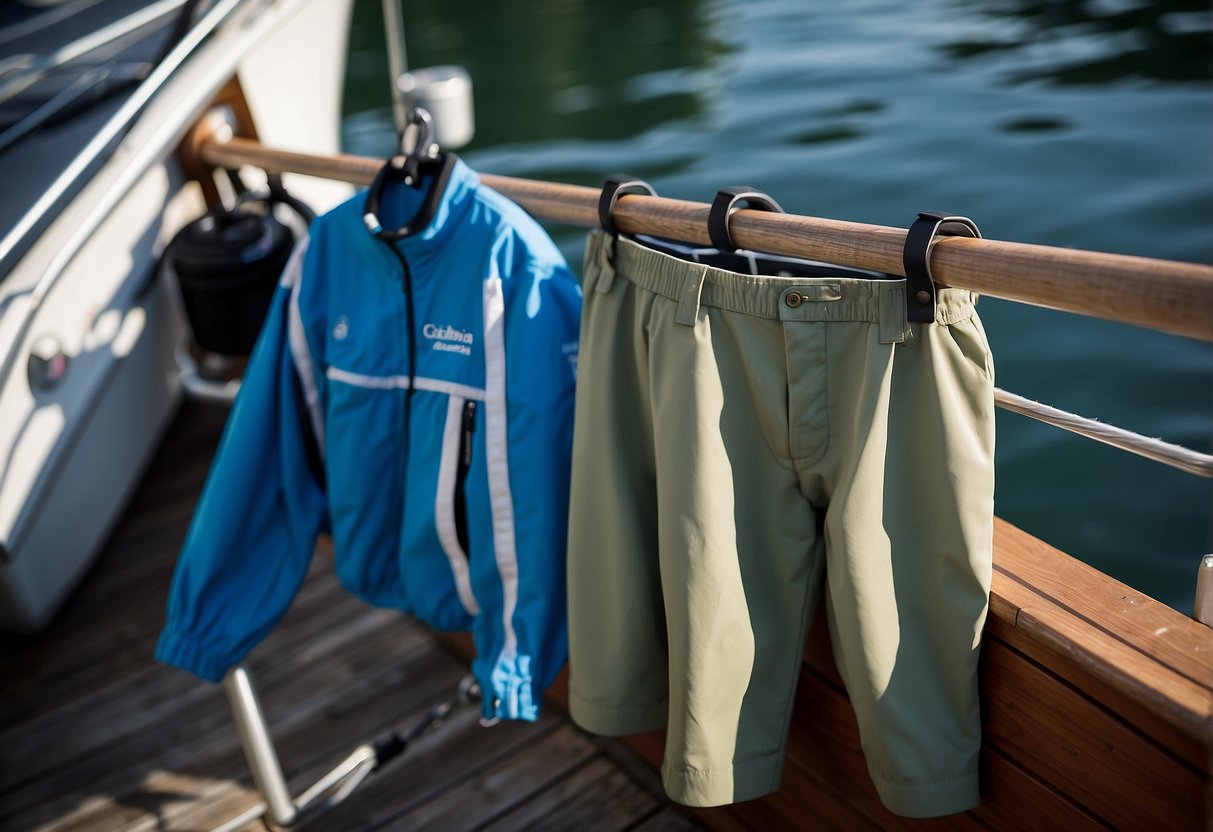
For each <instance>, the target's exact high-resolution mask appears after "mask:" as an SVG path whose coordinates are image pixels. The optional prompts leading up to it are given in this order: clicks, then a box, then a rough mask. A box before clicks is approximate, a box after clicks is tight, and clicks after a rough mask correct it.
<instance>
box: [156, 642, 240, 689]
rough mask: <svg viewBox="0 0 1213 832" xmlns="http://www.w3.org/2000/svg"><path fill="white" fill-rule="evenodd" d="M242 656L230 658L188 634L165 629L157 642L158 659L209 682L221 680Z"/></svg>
mask: <svg viewBox="0 0 1213 832" xmlns="http://www.w3.org/2000/svg"><path fill="white" fill-rule="evenodd" d="M240 658H242V657H238V658H235V659H229V658H228V657H225V656H222V655H219V654H217V653H215V652H213V651H210V650H208V649H206V648H205V647H203V646H202V645H200V644H198V643H197V642H196V641H193V640H192V639H190V638H189V637H187V636H180V635H178V634H176V633H170V632H169V631H168V630H165V631H164V632H163V633H161V634H160V640H159V641H158V642H157V643H156V661H158V662H162V663H164V664H171V665H172V666H173V667H179V668H181V669H182V670H187V671H189V672H190V673H193V674H194V675H195V676H200V677H202V678H203V679H205V680H206V681H208V682H221V681H223V677H224V675H225V674H226V673H227V671H228V669H229V668H231V667H232V666H233V665H235V664H237V663H239V661H240Z"/></svg>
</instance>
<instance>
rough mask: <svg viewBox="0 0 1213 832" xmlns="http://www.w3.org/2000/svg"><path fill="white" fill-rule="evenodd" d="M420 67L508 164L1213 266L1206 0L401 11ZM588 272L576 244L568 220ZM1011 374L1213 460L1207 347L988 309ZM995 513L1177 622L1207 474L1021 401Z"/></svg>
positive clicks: (511, 169) (1212, 119) (1212, 535)
mask: <svg viewBox="0 0 1213 832" xmlns="http://www.w3.org/2000/svg"><path fill="white" fill-rule="evenodd" d="M404 5H405V26H406V32H407V43H408V58H409V64H410V66H413V67H422V66H432V65H437V64H447V63H454V64H460V65H462V66H464V67H466V68H467V69H468V71H469V72H470V73H471V76H472V80H473V83H474V86H475V97H476V118H477V135H476V139H475V141H474V143H473V144H472V145H471V146H470V147H468V148H466V149H465V150H463V151H461V153H462V155H463V156H464V158H466V159H467V160H468V161H469V162H470V163H471V164H472V165H473V167H475V168H477V169H479V170H482V171H485V172H490V173H500V174H508V175H514V176H526V177H533V178H539V179H552V180H560V181H566V182H576V183H581V184H594V185H597V184H600V183H601V180H602V178H603V177H604V176H606V175H608V174H611V173H616V172H619V171H626V172H629V173H633V174H636V175H638V176H641V177H644V178H646V179H648V180H649V181H650V182H651V183H653V185H654V186H656V188H657V189H658V191H659V192H660V193H661V194H662V195H664V196H670V197H676V198H682V199H694V200H699V201H710V199H711V197H712V195H713V194H714V193H715V191H716V190H717V189H718V188H721V187H724V186H727V185H737V184H748V185H753V186H755V187H757V188H759V189H761V190H764V191H766V192H768V193H770V194H771V195H772V196H774V197H775V198H776V199H778V200H779V201H780V202H781V203H782V204H783V206H784V207H785V208H786V209H787V210H788V211H790V212H794V213H801V214H810V215H815V216H822V217H831V218H836V219H846V220H856V221H860V222H870V223H877V224H882V225H893V226H901V227H905V226H907V225H909V223H910V222H911V221H912V220H913V218H914V216H915V214H916V212H917V211H919V210H924V209H936V208H940V209H946V210H949V211H954V212H956V213H961V214H965V215H967V216H970V217H972V218H974V219H975V220H976V221H977V223H978V224H979V225H980V226H981V228H982V231H983V232H984V233H985V235H986V236H987V237H991V238H996V239H1003V240H1016V241H1021V242H1030V243H1041V244H1045V245H1053V246H1069V247H1075V248H1083V249H1093V250H1099V251H1112V252H1122V253H1127V254H1137V255H1143V256H1148V257H1160V258H1168V259H1174V260H1189V261H1196V262H1202V263H1213V83H1211V82H1213V34H1211V29H1210V27H1211V24H1213V14H1211V13H1210V10H1209V6H1208V3H1207V2H1204V0H1200V2H1171V3H1141V2H1124V1H1123V0H1101V1H1100V2H1077V1H1075V2H1050V0H1002V1H1001V2H1000V1H999V0H987V2H967V3H966V2H960V0H920V2H916V3H905V2H890V1H888V0H859V1H858V2H856V1H855V0H852V2H848V3H829V4H827V3H815V2H795V0H765V1H764V2H740V0H734V1H733V2H697V0H680V1H679V2H665V3H652V2H650V3H641V2H629V1H628V0H622V1H621V0H616V2H611V3H591V2H587V1H586V0H541V1H539V2H529V3H521V2H516V3H504V2H488V1H487V0H444V2H438V0H427V1H426V2H407V3H405V4H404ZM379 15H380V4H379V2H378V0H358V3H357V6H356V12H355V20H354V28H353V31H352V35H351V56H350V71H349V75H348V81H347V87H346V102H345V112H346V120H345V131H344V140H345V144H346V149H347V150H349V151H351V152H355V153H365V154H372V155H379V156H383V155H387V154H389V153H390V152H391V145H392V142H393V133H392V127H391V112H390V106H389V99H388V86H387V81H386V78H387V59H386V57H385V53H384V46H383V35H382V27H381V23H380V18H379ZM551 231H552V232H553V236H554V237H555V238H556V239H557V241H558V242H559V243H560V244H561V246H562V248H563V249H564V251H565V254H566V255H567V256H568V257H569V259H570V262H574V263H577V262H579V261H580V255H581V246H582V238H583V234H584V232H583V231H582V230H580V229H570V228H561V227H552V228H551ZM981 314H982V318H983V320H984V322H985V324H986V329H987V330H988V333H989V337H990V342H991V346H992V348H993V350H994V355H995V361H996V364H997V375H998V379H997V381H998V383H999V385H1000V386H1002V387H1004V388H1006V389H1008V390H1011V391H1014V392H1017V393H1020V394H1022V395H1025V396H1028V397H1030V398H1035V399H1039V400H1042V401H1045V402H1048V403H1050V404H1054V405H1056V406H1059V407H1063V408H1066V409H1069V410H1073V411H1076V412H1078V413H1081V414H1084V415H1088V416H1093V417H1097V418H1099V419H1101V420H1104V421H1108V422H1112V423H1114V424H1118V425H1121V426H1123V427H1126V428H1130V429H1132V430H1135V431H1138V432H1141V433H1144V434H1146V435H1149V436H1160V437H1163V438H1165V439H1167V440H1169V441H1172V442H1176V443H1179V444H1182V445H1186V446H1188V447H1190V448H1194V449H1197V450H1201V451H1204V452H1206V453H1208V452H1210V451H1213V345H1209V344H1203V343H1199V342H1196V341H1192V340H1188V339H1184V338H1179V337H1173V336H1167V335H1161V334H1158V333H1153V332H1149V331H1146V330H1142V329H1137V328H1134V327H1130V326H1125V325H1120V324H1113V323H1108V322H1104V321H1098V320H1095V319H1090V318H1082V317H1079V316H1073V315H1065V314H1061V313H1056V312H1051V311H1047V310H1043V309H1036V308H1031V307H1025V306H1019V305H1017V304H1011V303H1007V302H1001V301H997V300H992V299H986V300H984V301H983V302H982V304H981ZM998 431H999V434H998V487H997V498H996V499H997V511H998V513H999V514H1000V515H1001V516H1002V517H1004V518H1006V519H1008V520H1010V521H1011V522H1013V523H1015V524H1016V525H1019V526H1021V527H1022V528H1024V529H1026V530H1028V531H1030V532H1032V533H1033V534H1035V535H1037V536H1039V537H1042V538H1044V539H1046V540H1048V541H1049V542H1051V543H1053V544H1054V545H1056V546H1058V547H1059V548H1061V549H1064V550H1065V551H1068V552H1070V553H1071V554H1073V555H1075V556H1077V557H1079V558H1082V559H1083V560H1086V561H1087V562H1089V563H1092V564H1094V565H1096V566H1098V567H1099V568H1101V569H1103V570H1105V571H1107V572H1109V573H1111V574H1113V575H1115V576H1116V577H1118V578H1120V579H1121V580H1123V581H1125V582H1126V583H1129V584H1131V585H1132V586H1134V587H1137V588H1138V589H1140V590H1143V591H1145V592H1147V593H1149V594H1150V595H1153V596H1154V597H1156V598H1158V599H1160V600H1162V601H1164V602H1166V603H1168V604H1170V605H1172V606H1174V607H1177V608H1179V609H1181V610H1184V611H1185V612H1187V611H1190V610H1191V607H1192V593H1193V589H1194V582H1195V576H1196V567H1197V564H1198V562H1199V558H1200V556H1201V555H1202V554H1204V553H1206V552H1213V484H1211V483H1210V482H1209V481H1207V480H1200V479H1198V478H1196V477H1194V476H1192V475H1190V474H1185V473H1182V472H1178V471H1173V470H1171V469H1168V468H1165V467H1163V466H1161V465H1159V464H1158V463H1154V462H1149V461H1146V460H1143V459H1140V458H1137V457H1133V456H1130V455H1128V454H1125V453H1122V452H1119V451H1116V450H1113V449H1110V448H1107V447H1105V446H1103V445H1099V444H1096V443H1093V442H1090V441H1088V440H1085V439H1081V438H1078V437H1073V436H1072V435H1070V434H1067V433H1063V432H1061V431H1059V430H1057V429H1055V428H1051V427H1048V426H1045V425H1041V424H1038V423H1036V422H1033V421H1030V420H1027V419H1024V418H1022V417H1018V416H1015V415H1012V414H1007V413H1003V412H1001V411H1000V412H999V416H998Z"/></svg>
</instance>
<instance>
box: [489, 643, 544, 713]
mask: <svg viewBox="0 0 1213 832" xmlns="http://www.w3.org/2000/svg"><path fill="white" fill-rule="evenodd" d="M482 685H483V683H482ZM484 690H485V697H484V715H485V716H486V717H487V718H489V719H518V720H523V721H525V722H534V721H535V720H537V719H539V698H540V694H541V693H542V691H536V690H535V689H534V685H533V682H532V679H531V657H530V656H507V655H502V656H500V657H499V658H498V659H497V664H495V665H494V666H493V671H492V674H491V675H490V684H489V685H488V686H487V687H485V688H484Z"/></svg>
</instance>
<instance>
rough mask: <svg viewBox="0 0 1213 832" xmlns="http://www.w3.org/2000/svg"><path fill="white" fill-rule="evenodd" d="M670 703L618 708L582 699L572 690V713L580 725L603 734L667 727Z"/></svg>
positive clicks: (620, 734) (594, 732) (616, 735)
mask: <svg viewBox="0 0 1213 832" xmlns="http://www.w3.org/2000/svg"><path fill="white" fill-rule="evenodd" d="M668 715H669V706H668V705H667V704H666V703H665V702H662V703H660V704H659V705H629V706H626V707H616V706H612V705H604V704H602V703H601V702H592V701H590V700H588V699H583V698H582V697H580V696H578V695H577V694H575V693H573V692H572V691H569V716H570V717H572V718H573V722H574V723H576V724H577V726H578V727H579V728H582V729H583V730H585V731H589V732H590V733H591V734H597V735H599V736H602V737H621V736H624V735H626V734H643V733H645V732H646V731H657V730H660V729H662V728H665V727H666V721H667V719H668Z"/></svg>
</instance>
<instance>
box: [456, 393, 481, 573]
mask: <svg viewBox="0 0 1213 832" xmlns="http://www.w3.org/2000/svg"><path fill="white" fill-rule="evenodd" d="M475 430H476V402H474V401H466V402H464V403H463V424H462V432H461V433H460V434H459V464H458V467H457V468H456V469H455V536H456V537H457V538H458V539H459V548H460V549H462V550H463V555H464V557H467V554H468V517H467V514H468V512H467V493H466V487H467V478H468V471H469V470H471V467H472V433H473V432H474V431H475Z"/></svg>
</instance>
